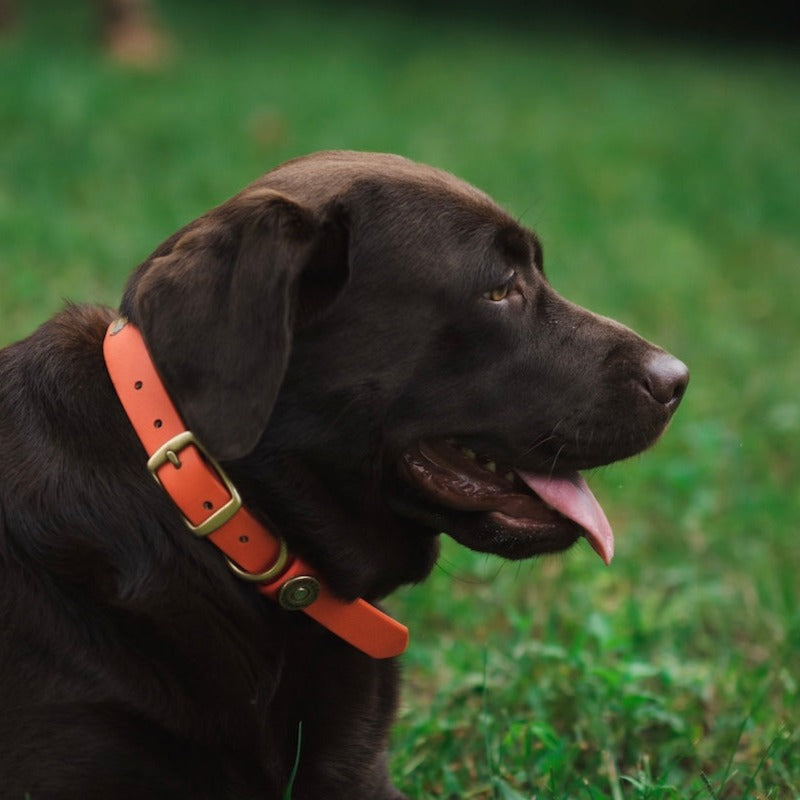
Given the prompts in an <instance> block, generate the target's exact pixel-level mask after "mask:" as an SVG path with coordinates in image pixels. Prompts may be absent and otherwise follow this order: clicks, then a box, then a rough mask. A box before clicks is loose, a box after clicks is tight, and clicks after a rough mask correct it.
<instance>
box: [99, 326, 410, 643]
mask: <svg viewBox="0 0 800 800" xmlns="http://www.w3.org/2000/svg"><path fill="white" fill-rule="evenodd" d="M103 353H104V356H105V360H106V367H107V369H108V372H109V375H110V376H111V380H112V382H113V384H114V388H115V389H116V390H117V395H118V396H119V399H120V402H121V403H122V406H123V408H124V409H125V412H126V413H127V415H128V418H129V419H130V421H131V424H132V425H133V428H134V430H135V431H136V433H137V435H138V436H139V439H140V441H141V443H142V445H143V446H144V449H145V451H146V452H147V455H148V462H147V468H148V470H149V471H150V473H151V474H152V476H153V478H155V480H156V483H158V485H159V486H161V488H162V489H164V491H166V492H167V494H168V495H169V496H170V497H171V498H172V500H173V502H174V503H175V505H176V506H177V508H178V510H179V512H180V514H181V516H182V518H183V521H184V523H185V524H186V526H187V528H188V529H189V530H190V531H191V533H192V534H194V535H195V536H197V537H200V538H205V539H208V540H209V541H210V542H211V543H212V544H214V545H215V546H216V547H217V548H218V549H219V550H221V551H222V553H223V554H224V555H225V557H226V560H227V562H228V566H229V567H230V568H231V570H232V571H233V573H234V574H235V575H236V576H237V577H239V578H241V579H242V580H245V581H250V582H252V583H254V584H256V585H257V586H258V591H259V592H261V593H262V594H265V595H266V596H267V597H269V598H271V599H272V600H274V601H275V602H277V603H278V604H279V605H280V606H282V607H283V608H285V609H287V610H289V611H297V610H301V611H303V612H304V613H306V614H308V616H309V617H312V618H313V619H315V620H316V621H317V622H318V623H319V624H320V625H323V626H324V627H325V628H327V629H328V630H330V631H331V632H333V633H335V634H336V635H337V636H339V637H341V638H342V639H344V640H345V641H346V642H348V643H349V644H351V645H352V646H353V647H356V648H357V649H359V650H361V651H362V652H364V653H366V654H367V655H369V656H372V657H373V658H389V657H391V656H397V655H400V653H402V652H403V651H404V650H405V649H406V645H407V644H408V629H407V628H406V627H405V626H404V625H401V624H400V623H399V622H397V621H395V620H393V619H392V618H391V617H389V616H388V615H386V614H384V613H383V612H382V611H380V610H379V609H377V608H376V607H375V606H373V605H370V604H369V603H367V602H366V601H365V600H362V599H360V598H359V599H358V600H356V601H355V602H352V603H348V602H345V601H343V600H340V599H339V598H337V597H335V596H334V595H333V594H332V593H331V592H330V590H329V589H328V588H327V587H326V585H325V583H324V581H323V580H322V579H321V578H320V576H319V574H318V572H317V571H316V570H315V569H313V568H312V567H310V566H309V565H308V564H306V563H305V562H304V561H303V560H302V559H300V558H298V557H297V556H294V555H292V554H290V553H289V552H288V550H287V547H286V542H285V541H284V540H283V538H281V537H280V536H277V535H276V534H274V533H272V532H271V531H270V530H269V529H268V528H267V527H266V526H265V525H263V524H262V523H261V522H260V521H259V520H257V519H256V518H255V517H254V516H253V515H252V514H251V513H250V512H249V511H248V510H247V509H246V508H245V507H244V506H243V505H242V500H241V498H240V496H239V493H238V491H237V490H236V487H235V486H234V485H233V483H232V482H231V480H230V478H228V476H227V475H226V474H225V472H224V471H223V470H222V468H221V467H220V466H219V464H217V462H216V461H215V460H214V459H213V458H212V457H211V456H210V455H209V454H208V453H207V452H206V450H205V448H204V447H203V445H202V444H201V443H200V442H199V441H198V440H197V438H196V437H195V435H194V434H193V433H192V432H191V431H189V430H187V429H186V425H185V424H184V422H183V420H182V419H181V417H180V414H179V413H178V411H177V409H176V408H175V405H174V404H173V402H172V400H171V399H170V397H169V395H168V394H167V390H166V389H165V388H164V385H163V384H162V382H161V379H160V377H159V376H158V373H157V372H156V368H155V365H154V364H153V361H152V359H151V358H150V355H149V353H148V352H147V347H146V345H145V343H144V340H143V338H142V335H141V333H140V332H139V331H138V330H137V328H136V327H135V326H134V325H131V324H129V323H128V322H127V320H126V319H124V318H121V319H118V320H115V321H114V322H112V323H111V325H110V326H109V328H108V331H107V332H106V337H105V340H104V342H103Z"/></svg>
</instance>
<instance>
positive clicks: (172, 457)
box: [147, 431, 242, 538]
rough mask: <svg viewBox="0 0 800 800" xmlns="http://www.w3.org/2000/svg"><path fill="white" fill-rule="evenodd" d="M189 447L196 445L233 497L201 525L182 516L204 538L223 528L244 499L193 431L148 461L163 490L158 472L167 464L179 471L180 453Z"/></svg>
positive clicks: (164, 446)
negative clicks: (194, 523)
mask: <svg viewBox="0 0 800 800" xmlns="http://www.w3.org/2000/svg"><path fill="white" fill-rule="evenodd" d="M189 445H194V446H195V447H196V448H197V449H198V450H199V451H200V453H201V454H202V455H203V458H205V460H206V461H207V462H208V463H209V464H210V465H211V467H212V468H213V470H214V472H216V473H217V476H218V477H219V479H220V480H221V481H222V482H223V483H224V484H225V489H226V490H227V491H228V494H229V495H230V496H231V499H230V500H228V502H227V503H225V505H224V506H222V507H221V508H218V509H217V510H216V511H215V512H214V513H213V514H212V515H211V516H210V517H209V518H208V519H207V520H205V522H201V523H200V524H199V525H193V524H192V523H191V522H190V521H189V520H188V519H186V517H184V516H183V514H181V516H182V517H183V521H184V522H185V523H186V527H187V528H189V530H190V531H191V532H192V533H193V534H194V535H195V536H197V537H200V538H203V537H205V536H208V535H209V534H210V533H214V531H216V530H218V529H219V528H221V527H222V526H223V525H224V524H225V523H226V522H228V520H230V519H231V517H232V516H233V515H234V514H235V513H236V512H237V511H238V510H239V509H240V508H241V507H242V498H241V497H240V496H239V492H238V491H237V490H236V487H235V486H234V485H233V483H232V482H231V479H230V478H229V477H228V476H227V475H226V474H225V472H224V471H223V469H222V467H220V465H219V464H218V463H217V462H216V461H215V460H214V459H213V458H212V457H211V456H210V455H209V453H208V451H207V450H206V449H205V447H203V445H202V444H200V442H199V441H198V440H197V439H196V438H195V435H194V434H193V433H192V432H191V431H183V432H182V433H179V434H178V435H177V436H173V437H172V438H171V439H170V440H169V441H167V442H165V443H164V444H162V445H161V447H159V448H158V450H156V452H155V453H153V455H152V456H150V458H149V459H148V460H147V469H148V470H150V474H151V475H152V476H153V478H155V481H156V483H157V484H158V485H159V486H161V488H164V486H163V484H162V483H161V480H160V479H159V477H158V470H160V469H161V467H163V466H164V464H166V463H167V462H169V463H170V464H172V466H173V467H175V468H176V469H179V468H180V466H181V460H180V458H179V457H178V453H180V452H181V450H185V449H186V448H187V447H189Z"/></svg>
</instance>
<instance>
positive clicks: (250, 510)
mask: <svg viewBox="0 0 800 800" xmlns="http://www.w3.org/2000/svg"><path fill="white" fill-rule="evenodd" d="M120 313H121V315H122V316H123V318H122V319H118V320H116V321H114V319H115V317H116V316H117V315H116V314H114V313H112V312H110V311H108V310H106V309H103V308H97V307H82V306H70V307H68V308H66V309H65V310H64V311H63V312H61V313H60V314H59V315H57V316H56V317H55V318H53V319H52V320H50V321H49V322H47V323H45V324H44V325H43V326H42V327H41V328H39V329H38V330H37V331H36V332H35V333H34V334H33V335H32V336H30V338H28V339H26V340H24V341H22V342H19V343H17V344H14V345H11V346H10V347H8V348H6V349H5V350H3V351H2V352H0V376H2V379H1V380H0V786H2V787H3V788H2V795H3V797H4V798H8V799H9V800H25V798H28V797H29V798H30V799H31V800H75V798H82V800H91V799H92V798H103V800H107V798H114V799H115V800H124V799H125V798H131V799H133V798H135V799H136V800H143V798H148V799H151V798H152V799H155V798H164V799H165V800H166V799H167V798H169V800H175V798H192V800H201V799H202V798H208V800H212V798H213V800H221V799H222V798H229V799H230V800H234V799H235V800H246V799H248V798H251V799H252V800H256V798H257V799H258V800H279V799H280V798H284V797H289V796H291V797H292V798H294V799H295V800H320V798H325V800H335V798H348V800H351V799H352V798H364V799H365V800H366V799H369V800H399V798H401V797H402V795H401V793H400V792H398V790H397V789H395V788H394V787H393V786H392V784H391V782H390V780H389V778H388V773H387V767H386V761H387V759H386V746H387V736H388V731H389V727H390V724H391V722H392V717H393V713H394V709H395V706H396V702H397V692H398V688H397V687H398V665H397V663H396V659H394V658H382V657H380V656H387V655H389V656H391V655H393V654H394V653H396V652H399V651H400V650H402V644H403V643H402V641H401V640H402V629H401V628H400V626H398V625H397V623H394V622H393V621H392V620H390V619H389V618H388V617H385V615H383V614H381V612H380V611H379V610H378V609H377V608H375V607H374V605H372V604H374V603H375V602H376V601H379V600H380V598H382V597H384V596H386V595H387V594H389V593H390V592H391V591H392V590H394V589H395V588H396V587H398V586H400V585H401V584H406V583H414V582H417V581H421V580H423V579H424V578H425V577H426V575H427V574H428V573H429V571H430V570H431V568H432V565H433V564H434V562H435V559H436V556H437V542H438V536H439V532H446V533H447V534H449V535H450V536H452V537H453V538H454V539H456V540H457V541H458V542H461V543H462V544H464V545H466V546H467V547H470V548H472V549H474V550H480V551H485V552H489V553H496V554H499V555H501V556H505V557H507V558H512V559H522V558H527V557H529V556H534V555H537V554H542V553H548V552H553V551H559V550H564V549H565V548H568V547H570V546H571V545H572V544H574V543H575V542H576V541H577V540H578V539H580V538H581V537H583V538H585V539H587V540H588V542H589V543H590V544H591V546H592V547H593V548H594V549H595V550H596V551H597V552H598V554H599V555H600V556H601V558H602V559H603V560H604V561H606V562H608V561H609V560H610V559H611V557H612V552H613V536H612V533H611V529H610V527H609V525H608V522H607V520H606V518H605V516H604V514H603V512H602V510H601V509H600V506H599V505H598V503H597V501H596V500H595V499H594V497H593V496H592V494H591V492H590V491H589V489H588V487H587V486H586V483H585V482H584V481H583V479H582V478H581V477H580V476H579V474H578V470H583V469H587V468H591V467H596V466H599V465H601V464H607V463H609V462H611V461H615V460H617V459H621V458H625V457H627V456H630V455H632V454H634V453H638V452H640V451H641V450H643V449H645V448H646V447H648V446H649V445H651V444H652V443H653V442H655V440H656V439H657V438H658V437H659V435H660V434H661V433H662V431H663V430H664V428H665V426H666V425H667V422H668V421H669V419H670V417H671V416H672V414H673V412H674V411H675V408H676V407H677V405H678V403H679V402H680V399H681V396H682V395H683V392H684V390H685V388H686V384H687V380H688V373H687V370H686V367H685V366H684V365H683V364H682V363H681V362H680V361H678V360H677V359H675V358H673V357H672V356H670V355H668V354H667V353H665V352H664V351H663V350H661V349H659V348H657V347H655V346H653V345H652V344H649V343H648V342H646V341H644V340H643V339H641V338H640V337H639V336H637V335H636V334H635V333H633V332H632V331H631V330H629V329H628V328H625V327H624V326H622V325H620V324H618V323H617V322H614V321H612V320H610V319H606V318H603V317H600V316H596V315H595V314H592V313H590V312H589V311H586V310H584V309H583V308H580V307H578V306H576V305H574V304H572V303H570V302H568V301H567V300H564V299H563V298H561V297H560V296H559V295H557V294H556V293H555V292H554V291H553V289H552V288H551V287H550V286H549V285H548V283H547V280H546V278H545V275H544V272H543V258H542V248H541V245H540V242H539V240H538V238H537V237H536V235H535V234H534V233H531V232H530V231H528V230H525V229H524V228H522V227H520V225H519V224H517V223H516V222H515V221H514V219H513V218H512V217H510V216H509V215H508V214H507V213H505V212H504V211H503V210H502V209H500V208H499V207H498V206H497V205H496V204H495V203H494V202H493V201H492V200H491V199H490V198H489V197H487V196H486V195H485V194H483V193H482V192H480V191H478V190H476V189H475V188H473V187H472V186H469V185H468V184H466V183H463V182H462V181H460V180H458V179H456V178H454V177H453V176H451V175H449V174H447V173H445V172H441V171H439V170H437V169H433V168H430V167H426V166H422V165H419V164H415V163H412V162H410V161H407V160H405V159H403V158H399V157H396V156H389V155H375V154H363V153H348V152H329V153H321V154H317V155H312V156H309V157H306V158H300V159H297V160H294V161H291V162H289V163H287V164H284V165H283V166H280V167H278V168H277V169H275V170H273V171H272V172H270V173H268V174H267V175H265V176H264V177H262V178H260V179H259V180H258V181H256V182H255V183H253V184H252V185H250V186H249V187H248V188H246V189H245V190H244V191H243V192H241V193H240V194H238V195H236V196H235V197H233V198H232V199H231V200H229V201H227V202H226V203H223V204H222V205H221V206H219V207H218V208H215V209H213V210H212V211H209V212H208V213H207V214H205V215H203V216H202V217H200V218H199V219H197V220H195V221H194V222H191V223H190V224H189V225H187V226H186V227H185V228H183V229H182V230H180V231H178V232H177V233H176V234H174V235H173V236H171V237H170V238H169V239H168V240H167V241H166V242H164V244H162V245H161V246H160V247H159V248H158V249H157V250H156V251H155V252H154V253H153V255H152V256H151V257H150V258H148V259H147V260H146V261H145V262H144V263H143V264H142V265H141V266H140V267H139V268H138V269H137V270H136V271H135V273H134V274H133V277H132V278H131V280H130V282H129V284H128V286H127V289H126V291H125V294H124V297H123V300H122V304H121V309H120ZM109 325H111V328H110V330H109V331H108V333H107V329H109ZM118 334H119V339H116V338H115V337H116V336H117V335H118ZM126 336H128V337H130V340H131V342H132V343H133V344H132V347H134V350H135V352H134V350H131V351H130V353H129V352H128V351H124V352H123V353H122V355H119V354H116V355H115V354H113V353H112V354H110V355H109V354H108V353H107V354H106V355H105V356H104V340H105V342H106V344H107V345H108V346H109V347H112V346H113V347H116V342H117V341H122V340H123V339H124V338H125V337H126ZM137 342H141V343H143V344H137ZM136 347H138V350H136V349H135V348H136ZM140 358H142V359H144V360H143V362H142V363H143V364H144V363H145V362H146V363H147V364H149V365H150V367H146V366H142V370H146V369H150V368H151V367H152V366H153V365H154V369H153V372H152V374H153V376H154V377H153V378H152V379H151V378H150V377H148V378H146V379H145V381H144V382H145V383H147V384H148V385H147V387H145V388H149V386H151V385H154V384H159V386H160V388H158V387H157V388H158V391H161V390H162V389H163V392H162V394H163V398H164V399H163V400H157V401H153V402H156V403H161V405H160V406H154V407H157V408H161V409H163V413H162V411H157V412H153V413H150V412H151V409H150V408H149V407H148V410H147V411H146V412H145V417H146V416H147V414H148V413H150V416H151V417H155V418H154V419H153V420H152V425H150V423H149V422H147V423H146V424H145V425H144V427H145V428H147V427H148V425H149V426H150V428H151V430H149V432H148V431H147V430H145V431H144V432H143V433H142V432H140V431H139V428H138V427H137V424H138V423H137V421H136V413H138V412H135V411H131V410H130V408H129V405H128V404H129V399H128V396H129V395H132V396H133V395H135V394H136V392H140V391H142V389H143V380H142V379H141V378H136V376H135V375H133V373H131V374H130V375H128V376H127V377H125V376H123V377H122V378H118V377H117V376H116V375H115V370H119V369H123V371H124V369H126V368H127V367H130V368H131V369H139V366H138V364H139V362H138V360H137V359H140ZM134 362H135V363H136V366H135V367H133V366H131V365H133V364H134ZM136 374H137V375H138V374H139V373H136ZM142 374H144V372H143V373H142ZM147 374H148V376H149V375H150V373H147ZM112 378H113V380H112ZM154 391H155V390H154ZM159 396H161V395H159ZM131 402H133V401H131ZM170 402H171V403H172V404H173V405H174V408H173V407H172V406H170ZM170 409H171V410H170ZM148 419H149V418H148ZM169 420H172V421H171V422H169ZM170 425H172V426H173V428H174V430H171V431H169V433H168V438H167V440H166V443H163V442H161V441H160V440H157V437H158V436H160V435H161V431H162V429H166V428H169V426H170ZM175 426H177V427H175ZM181 426H185V428H186V429H187V430H188V431H191V433H190V434H185V433H178V434H175V431H176V430H177V431H180V430H181ZM187 436H188V438H181V437H187ZM148 437H150V438H148ZM153 437H155V438H153ZM190 449H191V450H192V452H193V454H194V461H196V462H197V463H198V464H199V467H198V469H200V468H202V469H203V470H205V473H204V474H205V475H206V477H208V476H209V475H210V476H211V478H210V479H209V480H211V482H212V483H213V485H214V486H215V487H217V488H219V487H220V486H221V487H222V489H220V492H221V493H222V495H223V496H222V499H221V500H219V501H215V502H216V503H217V505H216V506H215V502H212V501H211V500H209V499H204V500H202V508H204V509H206V511H205V512H203V511H202V510H201V511H199V512H198V513H194V516H193V517H192V512H189V511H187V510H186V508H187V505H186V503H187V502H190V501H185V500H184V499H182V498H178V497H177V496H176V493H175V491H173V489H172V488H171V487H170V486H169V485H168V484H169V483H170V481H171V478H170V479H169V480H168V477H169V476H168V474H167V473H169V474H170V475H178V474H181V472H180V468H181V467H184V465H185V464H186V465H187V466H186V467H185V469H186V470H187V471H188V470H189V467H188V462H189V456H188V450H190ZM151 473H152V474H153V475H155V476H156V477H157V478H158V480H157V481H154V480H153V479H152V477H153V475H151ZM223 490H224V491H223ZM197 491H201V490H197ZM203 491H204V490H203ZM215 491H216V489H215ZM191 493H192V492H191V491H189V494H190V495H191ZM209 496H210V495H209ZM198 497H201V495H198ZM198 503H200V500H198ZM220 506H221V508H220ZM212 509H213V510H212ZM218 511H219V513H218ZM203 514H205V515H206V517H208V519H206V520H203V519H202V517H203ZM237 525H239V526H240V527H239V528H238V529H237V528H236V526H237ZM231 526H233V527H231ZM247 526H250V527H247ZM245 530H246V531H248V532H246V533H242V531H245ZM226 531H227V532H226ZM209 539H211V541H209ZM223 539H224V541H223ZM251 540H252V541H255V540H258V541H261V542H262V544H263V547H264V548H266V549H264V553H266V552H267V551H268V550H269V548H270V547H272V551H270V552H271V553H272V554H271V555H270V556H269V558H268V559H266V560H264V566H265V567H266V569H265V570H264V571H263V572H262V571H261V570H260V567H259V568H256V567H257V564H256V563H255V561H253V563H249V562H248V563H246V562H247V559H246V557H245V556H241V557H240V556H239V555H237V552H238V551H236V550H235V548H236V547H239V546H240V544H242V543H246V542H249V541H251ZM214 545H216V546H214ZM248 546H249V545H248ZM220 550H222V553H221V552H220ZM273 551H274V552H273ZM223 554H227V555H228V558H227V559H226V558H225V557H224V555H223ZM231 554H233V555H232V556H231ZM276 554H277V555H276ZM262 560H263V559H262ZM237 561H238V563H237ZM267 561H269V564H267V563H266V562H267ZM254 572H255V573H256V574H253V573H254ZM242 578H244V580H242ZM297 609H300V611H299V612H298V610H297ZM384 635H385V637H384ZM384 638H386V641H385V642H384ZM387 642H388V644H387ZM373 645H374V647H373Z"/></svg>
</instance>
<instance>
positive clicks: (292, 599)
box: [278, 575, 320, 611]
mask: <svg viewBox="0 0 800 800" xmlns="http://www.w3.org/2000/svg"><path fill="white" fill-rule="evenodd" d="M319 588H320V587H319V581H318V580H317V579H316V578H312V577H311V576H310V575H298V576H297V577H296V578H292V579H291V580H288V581H286V583H284V584H283V586H281V590H280V592H279V593H278V602H279V603H280V604H281V606H282V607H283V608H285V609H286V610H287V611H299V610H300V609H301V608H308V606H310V605H311V604H312V603H313V602H314V601H315V600H316V599H317V598H318V597H319Z"/></svg>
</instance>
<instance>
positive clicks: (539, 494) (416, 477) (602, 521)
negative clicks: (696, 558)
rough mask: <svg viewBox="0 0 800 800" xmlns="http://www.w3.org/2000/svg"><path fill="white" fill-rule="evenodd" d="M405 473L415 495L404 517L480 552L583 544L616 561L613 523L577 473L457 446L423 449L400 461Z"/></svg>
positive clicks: (429, 444) (527, 552)
mask: <svg viewBox="0 0 800 800" xmlns="http://www.w3.org/2000/svg"><path fill="white" fill-rule="evenodd" d="M398 470H399V474H400V477H401V479H402V480H403V482H404V483H405V484H406V485H408V486H410V487H412V488H413V490H414V491H413V493H412V494H413V496H412V497H409V496H408V494H406V497H405V499H404V501H402V502H401V506H402V508H399V509H398V510H399V511H400V512H401V513H403V514H404V515H406V516H411V517H413V518H415V519H416V520H417V521H418V522H421V523H423V524H425V525H427V526H429V527H433V528H436V529H437V530H440V531H442V532H446V533H448V534H449V535H450V536H451V537H452V538H454V539H455V540H456V541H458V542H460V543H461V544H464V545H465V546H467V547H470V548H471V549H473V550H480V551H483V552H491V553H495V554H497V555H500V556H504V557H506V558H528V557H530V556H532V555H537V554H542V553H549V552H556V551H559V550H564V549H566V548H567V547H570V546H571V545H572V544H574V543H575V542H576V541H577V540H578V539H579V538H581V537H583V538H585V539H586V540H587V541H588V542H589V544H590V545H591V546H592V548H593V549H594V550H595V552H597V554H598V555H599V556H600V558H602V559H603V561H604V562H605V563H606V564H609V563H610V562H611V559H612V557H613V555H614V534H613V532H612V530H611V526H610V524H609V522H608V519H607V518H606V515H605V513H604V512H603V509H602V508H601V507H600V504H599V503H598V502H597V499H596V498H595V496H594V495H593V494H592V492H591V490H590V489H589V487H588V485H587V484H586V481H585V480H584V478H583V477H582V476H581V475H580V474H579V473H577V472H568V473H564V474H559V475H555V474H539V473H534V472H528V471H525V470H523V469H519V468H516V467H513V466H508V465H503V464H500V463H498V462H496V461H494V460H492V459H490V458H488V457H485V456H482V455H480V454H478V453H476V452H475V451H473V450H471V449H470V448H468V447H465V446H462V445H459V443H458V442H457V441H456V440H454V439H436V440H426V441H421V442H419V443H417V444H416V445H415V446H413V447H411V448H409V449H408V450H406V451H405V452H404V453H403V454H402V455H401V456H400V460H399V466H398Z"/></svg>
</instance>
